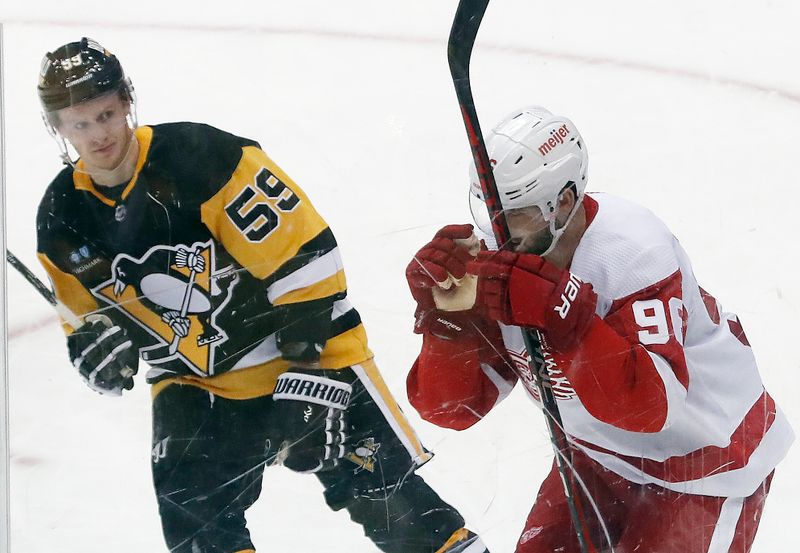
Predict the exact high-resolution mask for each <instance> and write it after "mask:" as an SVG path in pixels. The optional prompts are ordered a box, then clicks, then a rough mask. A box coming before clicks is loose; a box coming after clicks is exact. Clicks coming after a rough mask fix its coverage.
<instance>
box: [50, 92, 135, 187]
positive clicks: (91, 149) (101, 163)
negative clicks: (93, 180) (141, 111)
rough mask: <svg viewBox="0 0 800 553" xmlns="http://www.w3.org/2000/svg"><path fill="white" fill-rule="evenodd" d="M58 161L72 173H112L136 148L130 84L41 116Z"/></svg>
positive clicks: (133, 107)
mask: <svg viewBox="0 0 800 553" xmlns="http://www.w3.org/2000/svg"><path fill="white" fill-rule="evenodd" d="M42 118H43V120H44V123H45V127H46V128H47V131H48V132H49V134H50V136H51V137H52V138H53V140H55V142H56V144H57V146H58V149H59V152H60V157H61V159H62V160H63V161H64V163H65V164H68V165H70V166H72V167H73V168H74V169H75V171H78V172H84V173H88V174H91V175H97V174H100V173H103V172H107V173H113V172H114V171H115V170H117V169H118V168H119V167H120V166H122V164H123V163H124V162H125V161H126V160H127V159H128V158H129V156H130V155H131V154H132V152H133V150H134V146H135V137H134V134H133V133H134V130H135V129H136V127H137V118H136V98H135V95H134V93H133V87H131V86H130V83H129V82H128V83H126V86H125V87H124V88H122V89H120V90H115V91H112V92H108V93H106V94H102V95H100V96H97V97H95V98H91V99H89V100H85V101H83V102H79V103H76V104H74V105H69V106H67V107H64V108H62V109H58V110H53V111H49V112H47V111H45V112H43V113H42Z"/></svg>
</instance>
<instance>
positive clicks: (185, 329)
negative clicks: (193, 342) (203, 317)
mask: <svg viewBox="0 0 800 553" xmlns="http://www.w3.org/2000/svg"><path fill="white" fill-rule="evenodd" d="M161 320H162V321H164V322H165V323H167V324H168V325H169V327H170V328H171V329H172V332H174V333H175V334H176V335H177V336H180V337H181V338H186V337H187V336H188V335H189V328H190V326H191V321H190V320H189V318H188V317H181V314H180V313H178V312H177V311H166V312H165V313H164V314H163V315H161Z"/></svg>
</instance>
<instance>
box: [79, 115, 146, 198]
mask: <svg viewBox="0 0 800 553" xmlns="http://www.w3.org/2000/svg"><path fill="white" fill-rule="evenodd" d="M134 135H135V136H136V140H137V141H138V142H139V157H138V159H137V160H136V168H135V169H134V171H133V176H132V177H131V180H130V181H129V182H128V184H127V185H126V186H125V190H123V191H122V196H120V201H123V200H125V198H127V197H128V194H130V192H131V190H133V187H134V186H136V181H137V180H139V172H140V171H141V170H142V167H144V162H145V160H146V159H147V154H148V153H149V151H150V144H151V142H152V140H153V129H152V128H151V127H147V126H144V127H138V128H137V129H136V130H135V131H134ZM76 168H77V169H78V170H77V171H73V173H72V182H73V183H74V185H75V189H76V190H83V191H85V192H89V193H90V194H92V195H93V196H94V197H95V198H97V199H98V200H100V201H101V202H103V203H104V204H106V205H108V206H112V207H113V206H114V205H116V203H117V202H115V201H114V200H112V199H111V198H107V197H106V196H105V195H103V194H102V193H100V192H99V191H98V190H97V188H95V185H94V183H93V182H92V177H91V176H89V173H87V172H86V171H83V170H81V169H83V168H84V165H83V160H80V159H79V160H78V163H77V164H76Z"/></svg>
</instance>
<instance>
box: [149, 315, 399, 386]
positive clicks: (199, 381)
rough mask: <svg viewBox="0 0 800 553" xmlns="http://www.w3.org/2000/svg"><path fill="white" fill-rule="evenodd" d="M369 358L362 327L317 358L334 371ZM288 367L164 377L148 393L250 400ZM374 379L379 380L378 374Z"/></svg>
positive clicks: (274, 363) (275, 363)
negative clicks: (182, 390) (196, 392)
mask: <svg viewBox="0 0 800 553" xmlns="http://www.w3.org/2000/svg"><path fill="white" fill-rule="evenodd" d="M371 358H372V352H371V351H370V350H369V348H367V333H366V331H365V330H364V325H358V326H356V327H354V328H351V329H350V330H348V331H346V332H342V333H341V334H339V335H337V336H334V337H333V338H331V339H330V340H328V342H327V343H326V344H325V349H324V350H323V351H322V355H321V357H320V367H323V368H326V369H333V370H338V369H343V368H345V367H350V366H352V365H358V364H364V363H368V362H369V359H371ZM288 368H289V362H288V361H285V360H283V359H281V358H276V359H272V360H270V361H267V362H266V363H262V364H260V365H254V366H252V367H248V368H246V369H237V370H233V371H228V372H224V373H222V374H220V375H216V376H209V377H202V376H194V375H186V376H179V377H176V378H168V379H165V380H162V381H160V382H156V383H155V384H153V386H152V389H151V394H152V397H153V398H155V397H156V396H157V395H158V394H159V393H160V392H161V391H162V390H163V389H164V388H166V387H167V386H169V385H170V384H184V385H188V386H195V387H197V388H201V389H203V390H206V391H208V392H211V393H212V394H214V395H217V396H220V397H224V398H227V399H253V398H256V397H261V396H266V395H269V394H271V393H272V391H273V390H274V389H275V384H276V383H277V381H278V376H280V375H281V374H282V373H284V372H286V370H288ZM376 372H377V369H376ZM378 377H379V378H380V375H378ZM387 393H388V390H387ZM392 401H394V400H392Z"/></svg>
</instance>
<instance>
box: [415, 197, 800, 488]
mask: <svg viewBox="0 0 800 553" xmlns="http://www.w3.org/2000/svg"><path fill="white" fill-rule="evenodd" d="M584 206H585V208H586V212H587V228H586V231H585V233H584V235H583V236H582V238H581V240H580V243H579V245H578V247H577V249H576V251H575V254H574V257H573V259H572V262H571V266H570V267H569V269H570V271H571V272H572V273H574V274H575V275H576V276H578V277H579V278H580V279H582V280H583V281H584V282H588V283H591V284H592V286H593V288H594V291H595V292H596V293H597V295H598V302H597V308H596V315H597V318H595V319H594V321H593V322H592V326H591V328H590V330H589V332H588V333H587V335H586V336H584V338H583V340H582V342H581V344H580V345H579V346H578V347H577V348H576V350H575V351H571V352H569V353H558V352H554V351H551V350H549V349H548V348H547V347H545V348H544V351H543V354H544V357H545V360H546V366H547V369H548V372H549V374H550V378H551V382H552V386H553V391H554V395H555V397H556V400H557V403H558V408H559V411H560V414H561V417H562V421H563V424H564V428H565V431H566V433H567V435H568V439H569V440H570V441H571V442H572V443H573V444H574V445H575V446H576V447H579V448H580V449H581V450H583V451H584V452H585V453H586V454H587V455H588V456H590V457H591V458H592V459H594V460H596V461H597V462H598V463H600V464H601V465H603V466H604V467H606V468H608V469H609V470H611V471H613V472H615V473H617V474H619V475H621V476H623V477H624V478H626V479H628V480H630V481H632V482H635V483H639V484H645V483H652V484H657V485H659V486H663V487H665V488H668V489H670V490H674V491H677V492H681V493H691V494H700V495H711V496H722V497H744V496H749V495H751V494H752V493H753V492H754V491H755V489H756V488H757V487H758V486H759V484H761V483H762V482H763V481H764V479H765V478H766V477H767V476H768V475H769V474H770V473H771V472H772V470H773V469H774V468H775V466H776V464H777V463H778V462H779V461H780V460H781V459H782V458H783V457H784V456H785V454H786V452H787V450H788V448H789V446H790V444H791V443H792V441H793V439H794V436H793V432H792V429H791V427H790V426H789V423H788V421H787V419H786V417H785V416H784V415H783V413H782V412H781V410H780V409H779V408H778V407H777V406H776V405H775V402H774V401H773V400H772V398H771V397H770V395H769V394H768V393H767V392H766V391H765V389H764V386H763V384H762V382H761V378H760V376H759V373H758V367H757V365H756V361H755V358H754V356H753V352H752V350H751V348H750V345H749V344H748V342H747V338H746V337H745V334H744V331H743V330H742V327H741V325H740V323H739V320H738V318H737V317H736V315H733V314H731V313H726V312H723V311H722V309H721V308H720V306H719V304H718V303H717V302H716V300H715V299H714V298H713V297H712V296H710V295H709V294H708V293H707V292H705V291H704V290H703V289H702V288H701V287H700V286H699V284H698V283H697V281H696V279H695V276H694V274H693V272H692V267H691V264H690V262H689V258H688V257H687V255H686V253H685V252H684V251H683V249H682V248H681V246H680V244H679V243H678V240H677V239H676V238H675V237H674V236H673V235H672V233H671V232H670V231H669V230H668V229H667V228H666V226H665V225H664V224H663V223H662V222H661V221H660V220H659V219H658V218H657V217H656V216H655V215H654V214H653V213H652V212H650V211H649V210H647V209H645V208H643V207H640V206H638V205H636V204H633V203H631V202H628V201H625V200H622V199H619V198H616V197H614V196H611V195H608V194H590V195H587V196H586V197H585V198H584ZM499 326H500V333H501V335H502V342H503V344H504V345H505V349H506V350H507V355H505V356H504V358H505V359H504V362H498V360H497V358H495V359H493V360H490V361H488V362H487V361H486V360H485V359H483V358H480V357H481V355H482V354H481V353H480V350H481V349H482V350H483V351H484V352H489V355H491V352H492V350H493V348H494V347H495V346H494V345H493V347H483V346H482V345H481V344H480V342H478V341H476V342H475V343H474V344H466V343H458V342H457V341H445V340H439V339H437V338H436V337H435V336H430V335H424V336H423V338H424V342H423V349H422V352H421V353H420V356H419V358H418V359H417V362H416V363H415V365H414V367H413V368H412V370H411V373H410V374H409V379H408V391H409V399H410V400H411V402H412V404H413V405H414V406H415V407H416V408H417V410H418V411H420V413H421V414H422V416H423V417H424V418H426V419H427V420H430V421H432V422H434V423H436V424H439V425H441V426H448V427H452V428H459V429H461V428H466V427H467V426H469V425H471V424H474V423H475V422H477V421H478V420H479V419H480V418H481V417H482V416H483V415H485V413H486V412H488V411H489V410H490V409H491V408H492V407H493V406H494V405H495V404H496V403H498V402H499V401H500V400H502V399H503V398H504V397H505V396H506V395H507V394H508V392H509V391H510V389H511V387H512V386H513V385H514V383H515V382H516V380H517V379H519V380H521V381H522V382H523V385H524V386H525V388H526V390H527V391H528V393H529V395H530V396H531V397H532V398H533V399H534V401H536V402H537V403H539V398H538V390H537V387H536V382H535V376H534V375H533V374H531V371H530V368H529V366H528V361H527V357H528V356H527V352H526V349H525V345H524V341H523V336H522V331H521V329H520V328H519V327H515V326H507V325H502V324H500V325H499ZM488 334H489V333H485V335H484V336H482V337H481V339H482V340H483V341H485V339H486V336H487V335H488ZM545 338H546V335H545ZM497 341H498V343H497V344H496V347H498V348H500V349H501V350H502V347H501V346H500V344H499V339H498V340H497ZM509 365H511V368H509Z"/></svg>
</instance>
